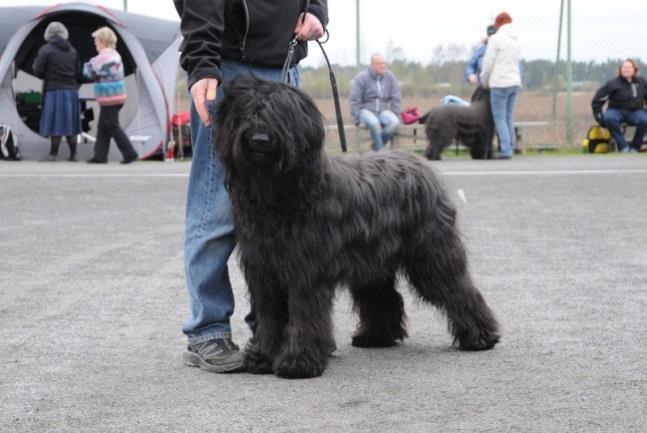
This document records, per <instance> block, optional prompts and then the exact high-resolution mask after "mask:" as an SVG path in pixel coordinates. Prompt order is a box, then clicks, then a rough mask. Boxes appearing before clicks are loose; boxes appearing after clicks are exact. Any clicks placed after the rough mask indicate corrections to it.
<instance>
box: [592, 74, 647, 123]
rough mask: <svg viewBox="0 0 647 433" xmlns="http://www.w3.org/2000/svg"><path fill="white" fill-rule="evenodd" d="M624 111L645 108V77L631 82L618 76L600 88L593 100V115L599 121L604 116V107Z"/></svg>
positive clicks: (646, 85) (646, 87)
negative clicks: (606, 104) (605, 105)
mask: <svg viewBox="0 0 647 433" xmlns="http://www.w3.org/2000/svg"><path fill="white" fill-rule="evenodd" d="M607 101H608V102H609V105H608V107H607V108H613V109H616V110H623V111H636V110H641V109H644V108H645V103H646V102H647V82H645V79H644V78H643V77H640V76H639V77H636V78H634V79H632V80H631V82H629V81H627V80H625V79H624V78H622V77H616V78H614V79H612V80H609V81H607V82H606V84H605V85H604V86H602V87H600V88H599V89H598V91H597V92H596V93H595V96H594V97H593V101H591V107H592V108H593V116H594V117H595V118H596V119H597V120H598V121H599V120H600V119H601V118H602V107H603V106H604V103H605V102H607Z"/></svg>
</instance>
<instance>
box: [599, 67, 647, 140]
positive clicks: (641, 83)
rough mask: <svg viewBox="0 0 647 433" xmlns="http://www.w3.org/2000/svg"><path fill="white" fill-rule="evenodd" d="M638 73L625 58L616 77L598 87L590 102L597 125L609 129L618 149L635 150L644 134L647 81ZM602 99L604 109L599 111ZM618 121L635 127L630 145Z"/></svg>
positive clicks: (645, 126)
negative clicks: (605, 108)
mask: <svg viewBox="0 0 647 433" xmlns="http://www.w3.org/2000/svg"><path fill="white" fill-rule="evenodd" d="M638 72H640V70H639V69H638V64H637V63H636V62H635V61H633V60H631V59H627V60H625V61H624V62H623V63H622V65H621V66H620V67H619V68H618V76H617V77H615V78H613V79H611V80H609V81H607V82H606V84H605V85H604V86H602V87H600V89H599V90H598V91H597V93H596V94H595V96H594V97H593V101H592V102H591V106H592V108H593V116H594V117H595V120H596V121H597V122H598V123H599V124H600V126H604V127H607V128H609V130H610V131H611V135H612V136H613V138H614V140H615V141H616V144H617V145H618V150H619V151H620V152H638V151H639V150H640V146H641V145H642V142H643V138H644V137H645V133H647V111H645V103H646V102H647V82H646V81H645V79H644V78H643V77H641V76H640V75H638ZM606 102H608V106H607V111H606V112H605V113H602V107H603V106H604V104H605V103H606ZM622 123H628V124H629V125H633V126H635V127H636V133H635V134H634V138H633V140H632V141H631V144H627V142H626V140H625V137H624V135H623V133H622V129H621V128H620V125H621V124H622Z"/></svg>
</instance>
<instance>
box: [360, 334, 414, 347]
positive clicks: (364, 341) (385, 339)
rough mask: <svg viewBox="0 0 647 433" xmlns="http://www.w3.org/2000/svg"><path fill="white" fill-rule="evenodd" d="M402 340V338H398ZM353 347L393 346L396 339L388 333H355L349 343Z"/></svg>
mask: <svg viewBox="0 0 647 433" xmlns="http://www.w3.org/2000/svg"><path fill="white" fill-rule="evenodd" d="M400 340H402V338H400ZM351 344H352V345H353V346H355V347H391V346H395V345H396V344H398V343H397V341H395V339H394V338H393V337H391V336H389V335H368V334H363V335H355V336H354V337H353V341H352V343H351Z"/></svg>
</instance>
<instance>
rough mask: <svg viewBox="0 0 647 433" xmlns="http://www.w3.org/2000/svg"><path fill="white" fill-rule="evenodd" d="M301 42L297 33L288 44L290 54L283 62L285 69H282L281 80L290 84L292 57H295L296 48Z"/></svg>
mask: <svg viewBox="0 0 647 433" xmlns="http://www.w3.org/2000/svg"><path fill="white" fill-rule="evenodd" d="M298 44H299V40H298V39H297V37H296V35H295V36H294V37H293V38H292V40H290V43H289V44H288V54H287V56H285V63H284V64H283V70H282V71H281V81H283V82H284V83H287V84H290V77H289V71H290V67H291V65H292V59H293V58H294V50H295V49H296V47H297V45H298Z"/></svg>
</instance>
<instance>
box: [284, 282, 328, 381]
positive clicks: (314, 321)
mask: <svg viewBox="0 0 647 433" xmlns="http://www.w3.org/2000/svg"><path fill="white" fill-rule="evenodd" d="M333 290H334V289H333V288H330V287H319V288H317V289H311V290H303V289H294V290H291V291H290V294H289V297H288V311H289V320H288V324H287V326H286V328H285V334H284V336H283V346H282V347H281V351H280V353H279V355H278V356H277V357H276V359H275V360H274V372H275V373H276V374H277V375H278V376H281V377H286V378H291V379H296V378H308V377H317V376H321V374H323V372H324V370H325V369H326V365H327V363H328V357H329V355H330V354H331V353H332V352H333V351H334V350H335V340H334V337H333V326H332V318H331V309H332V298H333Z"/></svg>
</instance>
